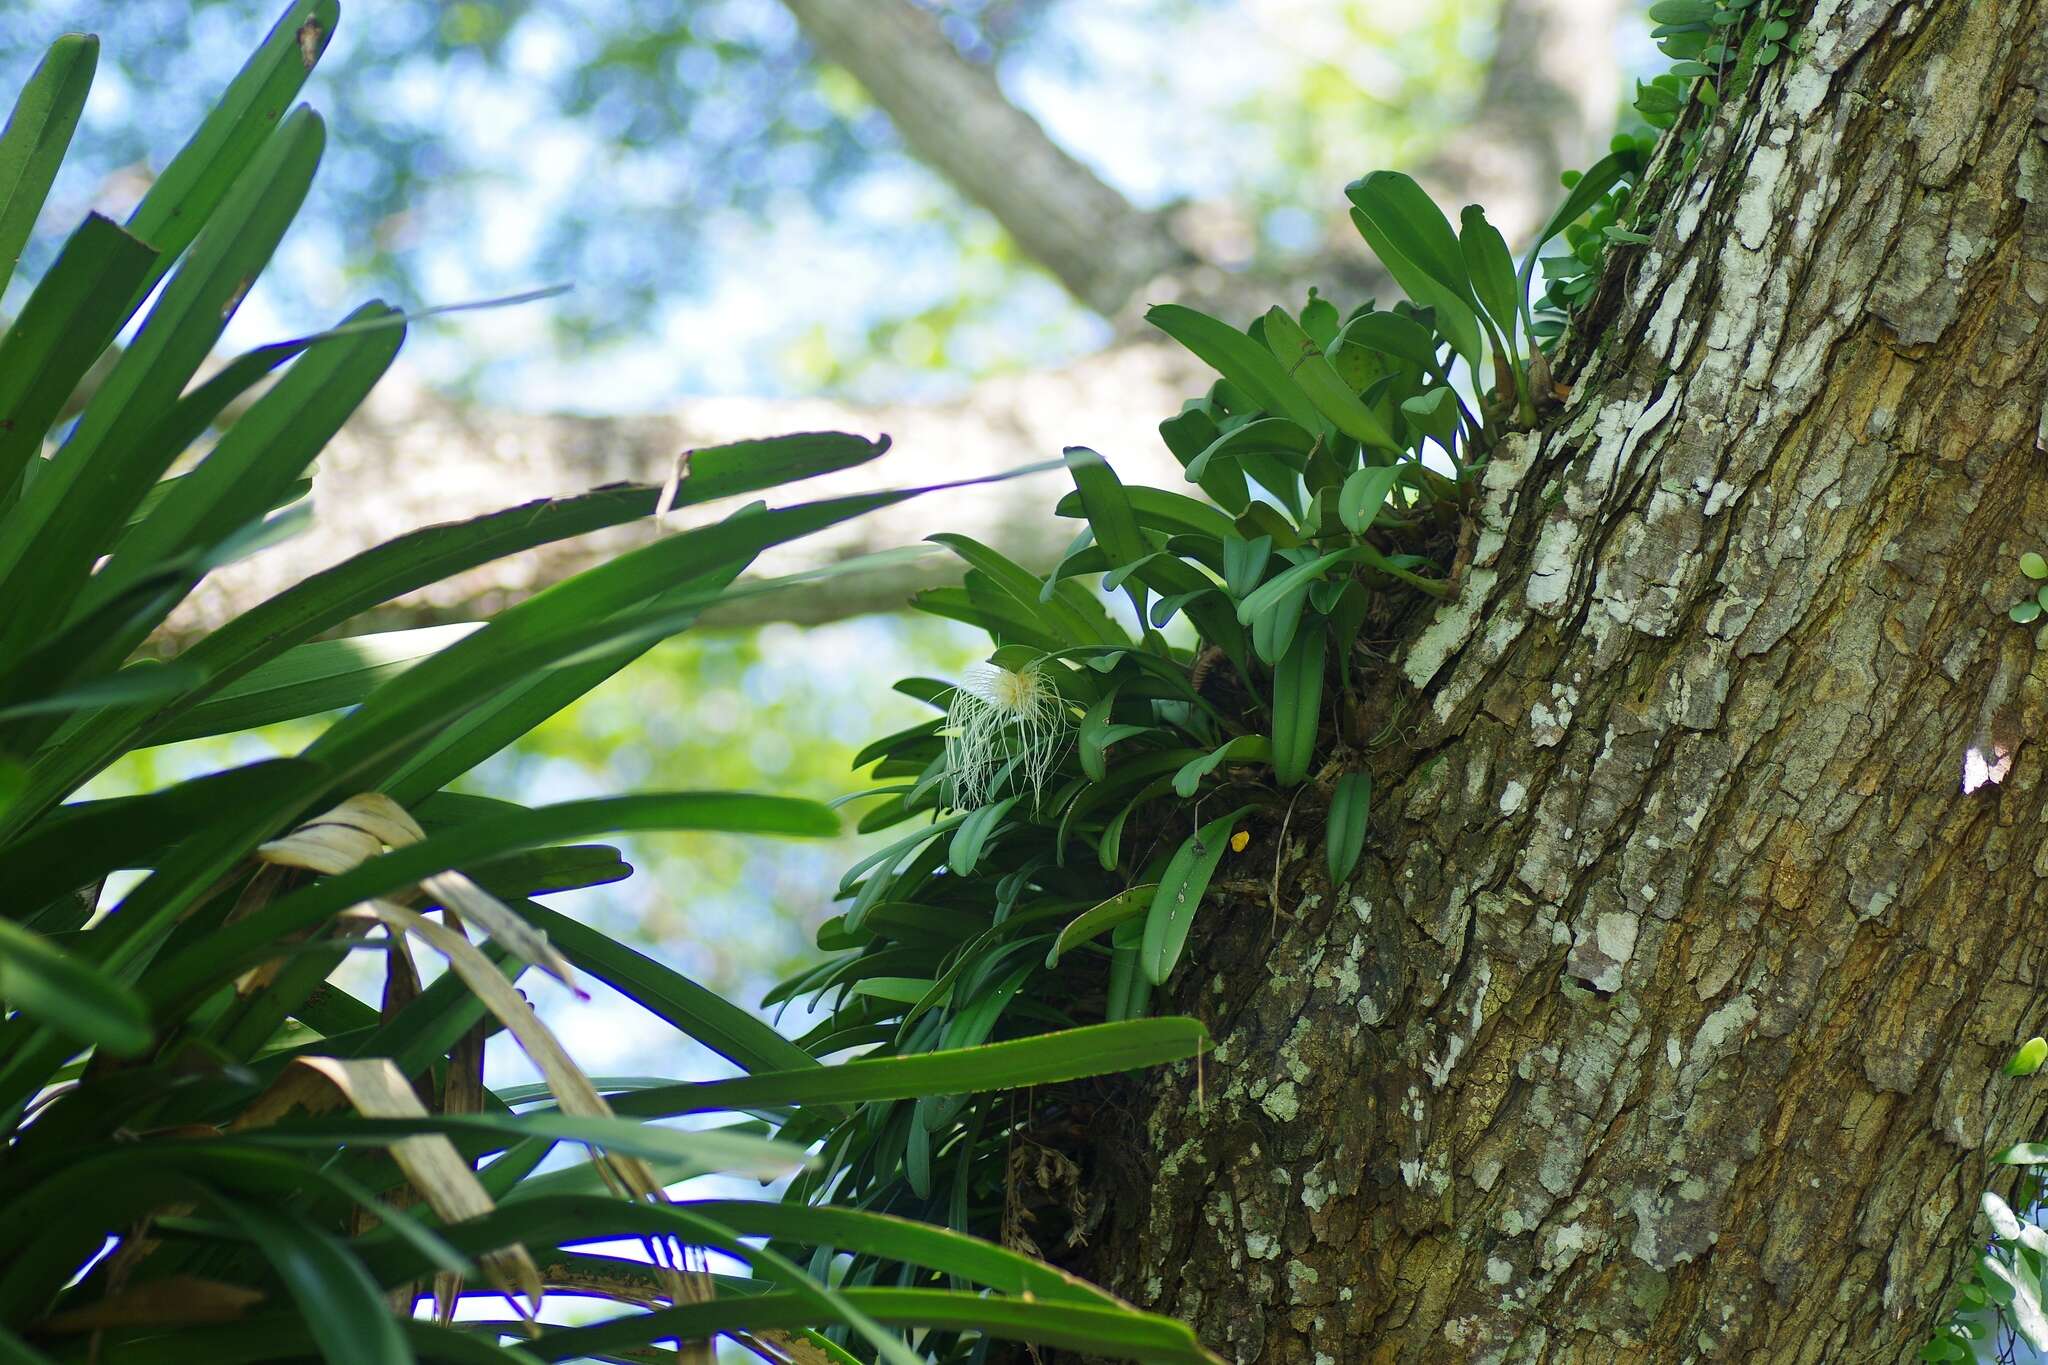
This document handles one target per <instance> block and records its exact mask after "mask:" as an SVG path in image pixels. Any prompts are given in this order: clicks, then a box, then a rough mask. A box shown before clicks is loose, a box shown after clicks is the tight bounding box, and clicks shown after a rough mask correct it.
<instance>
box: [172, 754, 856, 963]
mask: <svg viewBox="0 0 2048 1365" xmlns="http://www.w3.org/2000/svg"><path fill="white" fill-rule="evenodd" d="M632 830H706V831H715V832H721V833H729V834H781V835H796V836H809V837H829V836H831V835H834V834H837V833H838V832H839V820H838V818H837V817H836V816H834V815H833V814H832V812H831V811H829V810H827V809H826V808H825V807H824V806H821V805H819V804H818V803H817V802H815V801H799V800H796V799H794V798H790V797H782V796H758V795H754V794H752V793H746V792H671V793H660V794H650V795H645V796H620V797H609V798H599V799H595V800H588V801H564V802H561V803H559V804H557V805H552V806H541V807H539V808H537V809H534V810H515V811H512V812H508V813H506V814H504V815H500V816H495V817H492V818H488V819H483V820H477V821H474V822H472V823H469V824H465V825H458V826H456V827H455V828H453V829H449V830H445V831H443V832H441V833H439V834H434V835H431V836H429V837H428V838H426V839H423V840H421V841H420V842H418V843H416V844H410V845H408V846H406V847H404V848H400V849H394V850H392V851H391V852H389V853H386V854H384V855H383V856H381V857H377V858H372V859H370V860H369V861H368V862H365V863H362V864H361V865H359V866H357V867H356V868H354V869H352V870H350V871H348V872H344V873H342V874H340V875H339V876H334V877H326V878H322V879H321V880H319V881H316V882H314V883H312V884H311V885H310V886H306V887H303V888H301V889H300V890H298V891H294V892H292V893H291V894H290V895H288V896H284V897H282V898H280V899H278V900H275V901H272V902H271V903H270V904H269V905H266V906H264V907H263V908H262V909H261V910H258V911H255V912H253V913H252V914H249V915H245V916H244V917H242V918H241V919H239V920H237V921H235V923H234V924H232V925H229V926H227V927H226V928H224V929H222V930H221V931H220V932H218V933H216V934H213V935H211V936H210V937H208V938H207V939H206V940H205V941H203V942H201V943H198V944H195V945H194V946H193V947H191V948H189V949H187V950H186V951H185V952H184V953H182V954H180V955H178V956H177V957H174V958H172V959H170V960H169V961H166V962H164V963H162V964H161V965H160V966H159V967H158V968H157V969H156V970H155V971H153V972H152V973H151V975H150V977H149V979H148V981H147V982H146V983H145V990H146V992H147V993H148V995H149V998H150V999H152V1000H153V1001H155V1002H157V1003H158V1004H167V1003H169V1002H171V1001H174V1000H177V999H179V998H181V997H182V995H183V994H184V993H185V992H187V991H190V990H194V989H204V988H205V987H206V986H207V985H209V984H210V983H212V982H214V981H217V980H219V979H221V978H222V977H223V976H226V975H232V974H233V973H236V972H239V971H242V970H244V969H246V968H248V967H251V966H254V965H255V964H256V963H258V962H261V961H262V960H263V959H264V958H265V956H267V955H268V954H269V953H270V952H271V951H273V950H274V945H275V944H276V943H278V942H279V941H282V940H283V939H285V938H286V937H287V936H289V935H291V934H293V933H295V932H297V931H299V930H302V929H309V928H312V927H313V926H315V925H318V924H322V923H325V922H326V920H327V919H328V918H330V917H331V916H333V915H335V914H338V913H340V912H341V911H343V910H345V909H347V908H348V907H349V906H351V905H356V904H359V903H360V902H363V901H366V900H370V899H372V898H374V897H377V896H384V895H389V894H390V893H392V892H394V891H399V890H402V889H404V888H406V887H410V886H413V885H415V884H417V883H418V882H419V881H420V880H421V879H422V878H425V877H429V876H432V875H433V874H434V873H436V872H443V871H447V870H448V869H450V868H456V867H461V866H464V865H465V864H468V863H471V862H478V861H482V860H484V859H487V858H491V857H495V856H497V855H499V854H503V853H507V852H510V851H511V850H513V849H520V848H533V847H536V846H538V845H542V844H549V843H559V842H561V841H563V840H567V839H576V838H583V837H586V836H589V835H593V834H613V833H620V832H626V831H632Z"/></svg>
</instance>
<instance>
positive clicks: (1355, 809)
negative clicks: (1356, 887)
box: [1324, 772, 1372, 886]
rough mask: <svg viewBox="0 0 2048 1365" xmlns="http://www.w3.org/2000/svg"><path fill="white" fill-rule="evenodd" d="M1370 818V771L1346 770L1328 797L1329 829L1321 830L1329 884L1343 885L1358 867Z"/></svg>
mask: <svg viewBox="0 0 2048 1365" xmlns="http://www.w3.org/2000/svg"><path fill="white" fill-rule="evenodd" d="M1371 820H1372V774H1371V773H1368V772H1349V773H1345V774H1344V775H1343V776H1342V777H1340V778H1338V779H1337V789H1336V791H1335V792H1334V793H1332V794H1331V797H1330V815H1329V828H1328V829H1327V830H1326V831H1325V832H1324V840H1325V850H1324V851H1325V853H1326V854H1327V856H1328V860H1329V866H1330V884H1331V885H1332V886H1342V885H1343V884H1344V883H1345V882H1346V881H1348V880H1350V878H1351V873H1352V870H1353V869H1354V868H1356V867H1357V866H1358V855H1359V854H1360V853H1361V852H1363V851H1364V849H1365V832H1366V829H1367V828H1368V827H1369V825H1370V824H1371Z"/></svg>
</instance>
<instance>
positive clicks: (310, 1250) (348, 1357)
mask: <svg viewBox="0 0 2048 1365" xmlns="http://www.w3.org/2000/svg"><path fill="white" fill-rule="evenodd" d="M219 1203H220V1207H221V1208H222V1210H223V1211H225V1212H226V1213H227V1214H228V1215H229V1217H231V1218H232V1219H233V1220H234V1221H235V1222H237V1223H239V1224H240V1225H241V1226H242V1228H243V1230H244V1231H246V1232H247V1233H248V1234H249V1236H250V1238H251V1240H253V1241H254V1242H255V1243H256V1244H257V1245H258V1246H260V1247H261V1248H262V1249H263V1254H264V1259H265V1260H266V1261H267V1262H268V1263H269V1266H270V1269H271V1270H272V1271H273V1272H274V1273H275V1274H276V1275H277V1277H278V1278H279V1279H281V1280H283V1281H284V1284H285V1288H286V1289H288V1290H290V1291H291V1296H292V1299H293V1301H294V1302H296V1303H297V1304H298V1306H299V1311H300V1313H302V1314H303V1315H304V1317H305V1321H306V1324H307V1326H308V1327H310V1328H311V1329H312V1333H313V1338H314V1340H315V1341H316V1342H317V1343H318V1344H319V1348H320V1354H321V1355H323V1356H324V1357H326V1358H327V1360H328V1361H329V1362H331V1365H408V1362H410V1361H411V1360H412V1359H413V1353H412V1344H411V1342H410V1341H408V1340H407V1339H406V1336H405V1333H403V1332H401V1331H400V1330H399V1327H398V1319H397V1318H396V1317H394V1316H393V1315H392V1312H391V1310H390V1308H389V1307H388V1306H386V1304H385V1303H384V1300H383V1297H382V1296H381V1295H380V1294H379V1293H378V1292H377V1285H376V1282H375V1281H373V1280H371V1278H370V1276H369V1274H368V1272H366V1271H365V1270H364V1269H363V1267H362V1263H361V1262H359V1261H357V1260H356V1259H355V1258H354V1257H353V1256H351V1255H349V1253H348V1251H347V1249H346V1248H344V1247H343V1246H342V1244H341V1243H340V1242H339V1241H337V1240H336V1239H335V1238H333V1237H331V1236H329V1235H328V1234H327V1233H325V1232H323V1231H321V1230H320V1229H319V1228H316V1227H314V1226H312V1225H311V1224H310V1223H305V1222H302V1221H300V1220H299V1219H298V1218H295V1217H293V1216H292V1215H291V1214H289V1213H286V1212H283V1211H281V1210H279V1209H276V1208H272V1207H270V1206H268V1205H264V1204H258V1203H255V1202H245V1201H243V1200H233V1199H223V1200H220V1201H219Z"/></svg>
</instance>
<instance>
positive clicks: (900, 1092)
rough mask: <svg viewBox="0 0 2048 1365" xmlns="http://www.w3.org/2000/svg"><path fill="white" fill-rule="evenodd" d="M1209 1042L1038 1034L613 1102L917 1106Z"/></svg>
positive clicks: (1155, 1024) (1151, 1022)
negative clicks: (930, 1098)
mask: <svg viewBox="0 0 2048 1365" xmlns="http://www.w3.org/2000/svg"><path fill="white" fill-rule="evenodd" d="M1208 1046H1209V1034H1208V1030H1207V1029H1205V1028H1204V1027H1203V1026H1202V1025H1201V1024H1200V1023H1199V1022H1198V1021H1196V1020H1193V1019H1181V1018H1166V1019H1141V1020H1133V1021H1131V1022H1128V1023H1122V1024H1094V1025H1090V1026H1088V1027H1085V1028H1075V1029H1064V1030H1061V1031H1058V1032H1054V1033H1042V1034H1039V1035H1037V1036H1035V1037H1031V1038H1017V1039H1012V1040H1010V1041H1007V1042H1001V1043H987V1044H984V1045H982V1046H980V1047H970V1048H960V1049H958V1050H955V1051H945V1052H927V1053H922V1054H919V1055H917V1056H910V1057H887V1058H876V1059H872V1060H861V1061H852V1062H841V1063H839V1064H838V1065H836V1066H827V1067H814V1068H811V1069H808V1070H804V1071H784V1072H770V1073H765V1074H762V1075H758V1076H742V1077H739V1078H738V1079H736V1080H729V1081H700V1082H695V1083H692V1084H688V1085H676V1086H670V1087H667V1088H665V1089H661V1090H642V1091H638V1092H636V1093H634V1094H631V1095H621V1096H620V1097H619V1098H618V1099H617V1100H615V1101H614V1102H613V1105H612V1108H613V1109H614V1110H615V1111H616V1112H618V1113H621V1114H635V1115H640V1116H644V1117H650V1118H651V1117H665V1116H671V1115H677V1114H704V1113H714V1112H718V1111H721V1110H730V1111H735V1112H743V1111H746V1110H752V1109H762V1108H773V1107H776V1106H778V1105H787V1104H799V1105H819V1104H852V1103H864V1102H866V1101H869V1100H902V1099H917V1098H919V1097H920V1096H924V1095H954V1094H960V1093H963V1092H969V1091H980V1092H986V1091H997V1090H1015V1089H1019V1088H1021V1087H1024V1086H1030V1085H1050V1084H1052V1083H1053V1082H1055V1081H1071V1080H1077V1079H1079V1078H1081V1077H1083V1076H1104V1075H1110V1074H1112V1073H1116V1072H1123V1071H1135V1070H1137V1069H1139V1068H1141V1067H1147V1066H1157V1065H1159V1064H1160V1063H1162V1062H1172V1061H1179V1060H1181V1059H1182V1058H1185V1057H1192V1056H1194V1055H1195V1054H1196V1053H1198V1052H1202V1051H1205V1050H1206V1049H1207V1048H1208Z"/></svg>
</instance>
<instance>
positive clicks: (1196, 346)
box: [1145, 303, 1327, 431]
mask: <svg viewBox="0 0 2048 1365" xmlns="http://www.w3.org/2000/svg"><path fill="white" fill-rule="evenodd" d="M1145 321H1147V322H1149V323H1151V324H1152V325H1153V326H1154V327H1157V328H1158V329H1159V330H1160V331H1162V332H1164V333H1166V334H1167V335H1168V336H1170V337H1172V338H1173V339H1174V340H1175V341H1178V342H1179V343H1180V344H1181V345H1183V346H1185V347H1187V348H1188V349H1189V350H1190V351H1193V352H1194V353H1195V355H1197V356H1198V357H1200V358H1201V360H1202V361H1203V363H1205V364H1206V365H1208V366H1209V367H1210V368H1211V369H1213V370H1215V371H1216V372H1217V373H1218V374H1220V375H1222V376H1223V377H1224V378H1225V379H1228V380H1229V381H1230V382H1231V383H1233V384H1235V385H1236V386H1237V387H1238V388H1240V389H1242V390H1244V392H1245V393H1246V394H1247V395H1248V396H1249V397H1250V398H1251V400H1252V401H1253V402H1254V403H1257V404H1258V405H1259V406H1260V407H1262V408H1264V409H1265V410H1266V411H1267V412H1268V413H1270V414H1272V415H1273V416H1275V417H1286V418H1290V419H1292V420H1293V421H1294V422H1295V423H1297V424H1298V425H1300V426H1302V427H1305V428H1307V429H1308V430H1310V431H1320V430H1322V429H1323V428H1324V427H1325V426H1326V425H1327V424H1326V423H1325V422H1324V421H1323V419H1322V417H1321V415H1320V414H1318V413H1317V411H1316V406H1315V404H1314V403H1311V402H1310V401H1309V399H1308V395H1307V394H1305V393H1303V392H1302V391H1301V388H1300V386H1298V385H1297V384H1295V382H1294V381H1293V380H1291V379H1289V378H1288V377H1287V371H1286V370H1285V369H1283V368H1282V367H1281V365H1280V362H1279V361H1277V360H1275V359H1274V358H1273V353H1272V352H1271V351H1269V350H1267V349H1266V348H1265V347H1264V346H1261V345H1260V344H1259V343H1258V342H1256V341H1254V340H1252V339H1251V338H1250V337H1249V336H1247V335H1246V334H1244V333H1243V332H1240V331H1238V330H1237V329H1236V328H1235V327H1232V326H1231V325H1230V324H1229V323H1226V322H1219V321H1218V320H1217V319H1215V318H1212V317H1210V316H1209V315H1208V314H1206V313H1198V312H1196V311H1195V310H1194V309H1192V308H1186V307H1183V306H1182V305H1180V304H1177V303H1162V304H1158V305H1156V306H1154V307H1152V308H1149V309H1147V310H1146V311H1145Z"/></svg>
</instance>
